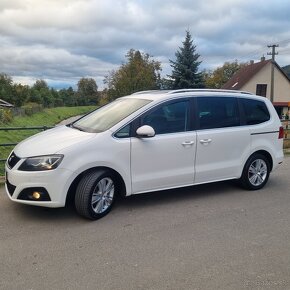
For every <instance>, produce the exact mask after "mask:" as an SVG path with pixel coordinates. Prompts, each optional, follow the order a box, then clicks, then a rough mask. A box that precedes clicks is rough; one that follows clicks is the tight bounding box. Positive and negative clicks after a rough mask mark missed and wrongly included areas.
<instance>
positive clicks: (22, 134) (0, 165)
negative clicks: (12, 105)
mask: <svg viewBox="0 0 290 290" xmlns="http://www.w3.org/2000/svg"><path fill="white" fill-rule="evenodd" d="M95 108H96V107H95V106H82V107H59V108H50V109H45V110H43V111H42V112H39V113H36V114H33V115H32V116H24V117H15V118H14V119H13V121H12V122H11V123H9V124H7V125H0V127H2V128H3V127H34V126H54V125H56V124H58V123H59V122H60V121H62V120H65V119H67V118H69V117H72V116H77V115H83V114H86V113H88V112H90V111H92V110H94V109H95ZM38 132H39V130H25V131H0V144H3V143H17V142H20V141H21V140H23V139H25V138H27V137H29V136H31V135H33V134H36V133H38ZM12 148H13V147H0V159H4V158H7V156H8V154H9V153H10V151H11V150H12ZM3 174H4V162H0V176H1V175H3Z"/></svg>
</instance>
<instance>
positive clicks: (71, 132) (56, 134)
mask: <svg viewBox="0 0 290 290" xmlns="http://www.w3.org/2000/svg"><path fill="white" fill-rule="evenodd" d="M95 136H96V133H87V132H83V131H79V130H77V129H73V128H70V127H67V126H59V127H56V128H53V129H50V130H47V131H44V132H41V133H38V134H36V135H34V136H31V137H29V138H28V139H25V140H24V141H22V142H20V143H19V144H18V145H17V146H16V147H15V149H14V152H15V154H16V155H17V156H19V157H21V158H24V157H30V156H39V155H48V154H54V153H57V152H59V151H61V150H63V149H64V148H67V147H69V146H72V145H75V144H77V143H80V142H85V141H87V140H89V139H91V138H93V137H95Z"/></svg>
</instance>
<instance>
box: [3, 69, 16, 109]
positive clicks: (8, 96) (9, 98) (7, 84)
mask: <svg viewBox="0 0 290 290" xmlns="http://www.w3.org/2000/svg"><path fill="white" fill-rule="evenodd" d="M0 99H3V100H4V101H6V102H9V103H11V104H14V102H15V96H14V94H13V80H12V78H11V77H10V76H8V75H7V74H3V73H1V74H0Z"/></svg>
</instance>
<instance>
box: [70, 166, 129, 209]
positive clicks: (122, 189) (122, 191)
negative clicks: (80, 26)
mask: <svg viewBox="0 0 290 290" xmlns="http://www.w3.org/2000/svg"><path fill="white" fill-rule="evenodd" d="M97 170H107V171H110V172H111V173H112V174H113V175H114V177H115V178H116V181H117V183H118V185H119V186H120V195H121V196H126V193H127V188H126V184H125V181H124V179H123V177H122V176H121V174H120V173H119V172H118V171H116V170H114V169H113V168H110V167H107V166H96V167H92V168H88V169H86V170H84V171H83V172H81V173H79V174H78V176H77V177H76V178H75V179H74V180H73V182H72V183H71V184H70V186H69V189H68V191H67V195H66V204H67V203H71V202H73V200H74V196H75V193H76V188H77V186H78V184H79V182H80V180H81V178H82V177H83V176H84V175H85V174H86V173H88V172H91V171H97Z"/></svg>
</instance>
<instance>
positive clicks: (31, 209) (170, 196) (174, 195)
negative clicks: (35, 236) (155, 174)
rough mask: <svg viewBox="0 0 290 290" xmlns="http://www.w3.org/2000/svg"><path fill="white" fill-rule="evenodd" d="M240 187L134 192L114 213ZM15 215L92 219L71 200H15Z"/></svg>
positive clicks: (231, 183) (224, 185)
mask: <svg viewBox="0 0 290 290" xmlns="http://www.w3.org/2000/svg"><path fill="white" fill-rule="evenodd" d="M235 190H236V191H237V190H238V187H237V185H236V184H235V182H234V181H222V182H215V183H210V184H204V185H196V186H189V187H183V188H178V189H170V190H163V191H155V192H150V193H144V194H137V195H132V196H129V197H122V198H119V199H118V200H117V202H116V204H115V207H114V210H113V212H114V215H118V212H123V211H125V212H127V211H132V210H133V209H134V210H135V209H136V210H138V209H140V208H144V207H151V206H156V205H168V204H171V203H176V202H177V203H178V202H183V201H184V200H187V201H188V202H192V201H194V200H198V199H201V198H202V199H206V198H208V197H210V196H217V195H225V194H232V193H233V191H235ZM12 208H13V211H14V213H13V215H16V216H18V217H19V218H20V219H22V220H23V218H25V220H34V221H42V222H45V221H50V222H51V221H54V222H55V221H67V220H71V221H73V222H74V223H75V222H78V223H83V222H88V221H89V220H87V219H84V218H81V217H80V216H78V214H77V212H76V210H75V208H74V205H73V204H71V203H70V204H68V205H67V206H66V207H64V208H45V207H36V206H31V205H25V206H24V205H22V204H17V203H14V204H13V207H12Z"/></svg>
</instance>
